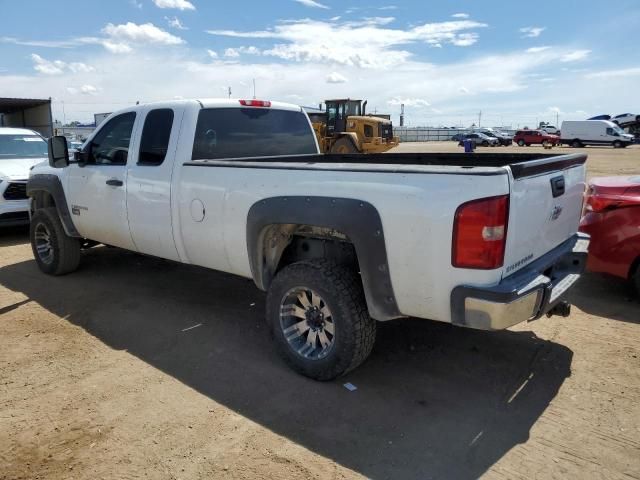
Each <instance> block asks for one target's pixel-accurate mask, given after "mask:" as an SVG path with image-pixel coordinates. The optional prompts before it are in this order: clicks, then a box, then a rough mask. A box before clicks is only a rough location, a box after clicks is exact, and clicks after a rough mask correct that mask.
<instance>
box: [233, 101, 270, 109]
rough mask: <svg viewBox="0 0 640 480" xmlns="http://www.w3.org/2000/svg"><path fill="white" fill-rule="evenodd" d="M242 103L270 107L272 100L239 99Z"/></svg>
mask: <svg viewBox="0 0 640 480" xmlns="http://www.w3.org/2000/svg"><path fill="white" fill-rule="evenodd" d="M238 101H239V102H240V105H244V106H245V107H270V106H271V102H270V101H269V100H238Z"/></svg>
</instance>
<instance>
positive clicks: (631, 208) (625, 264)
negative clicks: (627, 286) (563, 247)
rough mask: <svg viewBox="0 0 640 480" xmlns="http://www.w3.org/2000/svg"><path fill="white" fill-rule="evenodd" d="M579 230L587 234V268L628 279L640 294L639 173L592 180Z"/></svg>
mask: <svg viewBox="0 0 640 480" xmlns="http://www.w3.org/2000/svg"><path fill="white" fill-rule="evenodd" d="M580 231H582V232H585V233H588V234H590V235H591V244H590V246H589V257H588V260H587V269H588V270H590V271H592V272H599V273H607V274H610V275H614V276H616V277H620V278H623V279H625V280H629V281H630V282H632V284H633V285H634V287H635V289H636V292H637V293H638V295H640V176H638V175H636V176H621V177H602V178H594V179H592V180H591V181H590V182H589V187H588V190H587V193H586V196H585V202H584V215H583V217H582V221H581V222H580Z"/></svg>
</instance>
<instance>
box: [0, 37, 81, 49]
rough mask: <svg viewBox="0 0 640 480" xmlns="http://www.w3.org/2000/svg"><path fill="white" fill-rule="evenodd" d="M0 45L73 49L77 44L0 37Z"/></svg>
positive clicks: (61, 41)
mask: <svg viewBox="0 0 640 480" xmlns="http://www.w3.org/2000/svg"><path fill="white" fill-rule="evenodd" d="M0 43H11V44H13V45H23V46H27V47H43V48H73V47H75V46H77V42H75V41H74V40H20V39H19V38H15V37H0Z"/></svg>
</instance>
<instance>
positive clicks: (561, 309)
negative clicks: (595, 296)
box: [547, 302, 571, 317]
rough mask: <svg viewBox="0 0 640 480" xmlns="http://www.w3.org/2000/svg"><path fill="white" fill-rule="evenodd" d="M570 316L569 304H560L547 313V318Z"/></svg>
mask: <svg viewBox="0 0 640 480" xmlns="http://www.w3.org/2000/svg"><path fill="white" fill-rule="evenodd" d="M570 314H571V304H570V303H569V302H560V303H558V304H557V305H556V306H555V307H553V308H552V309H551V310H549V311H548V312H547V317H551V316H553V315H560V316H561V317H568V316H569V315H570Z"/></svg>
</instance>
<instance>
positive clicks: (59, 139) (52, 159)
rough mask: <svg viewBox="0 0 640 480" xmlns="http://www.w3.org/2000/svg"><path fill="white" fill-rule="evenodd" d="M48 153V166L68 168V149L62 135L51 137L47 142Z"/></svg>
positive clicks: (65, 139)
mask: <svg viewBox="0 0 640 480" xmlns="http://www.w3.org/2000/svg"><path fill="white" fill-rule="evenodd" d="M47 146H48V153H49V165H51V166H52V167H53V168H64V167H68V166H69V147H68V145H67V138H66V137H64V136H62V135H56V136H55V137H51V138H50V139H49V140H48V141H47Z"/></svg>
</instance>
